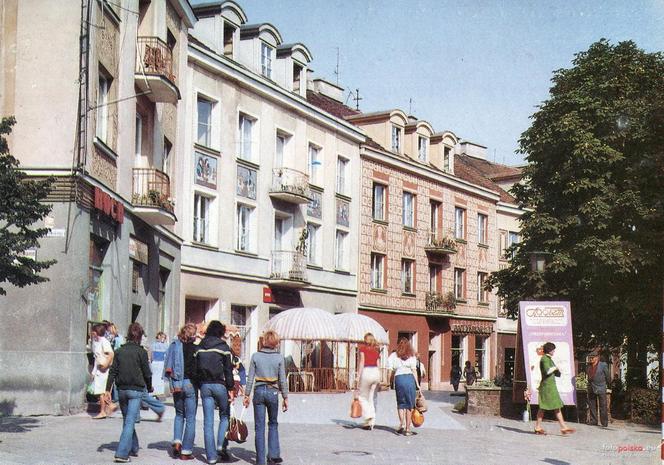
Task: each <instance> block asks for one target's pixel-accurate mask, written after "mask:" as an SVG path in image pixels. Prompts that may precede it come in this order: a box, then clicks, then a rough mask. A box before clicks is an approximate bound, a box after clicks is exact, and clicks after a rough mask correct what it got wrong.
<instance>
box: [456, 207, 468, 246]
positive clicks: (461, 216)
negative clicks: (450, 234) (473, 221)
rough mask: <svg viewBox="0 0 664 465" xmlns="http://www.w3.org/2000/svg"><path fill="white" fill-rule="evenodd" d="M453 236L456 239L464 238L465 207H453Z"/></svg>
mask: <svg viewBox="0 0 664 465" xmlns="http://www.w3.org/2000/svg"><path fill="white" fill-rule="evenodd" d="M454 237H455V238H457V239H465V238H466V209H465V208H460V207H455V208H454Z"/></svg>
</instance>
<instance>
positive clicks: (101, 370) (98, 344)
mask: <svg viewBox="0 0 664 465" xmlns="http://www.w3.org/2000/svg"><path fill="white" fill-rule="evenodd" d="M105 334H106V326H105V325H103V324H101V323H97V324H96V325H94V326H93V327H92V334H91V335H90V337H91V339H92V353H93V354H94V366H93V367H92V373H91V374H92V388H93V389H92V393H93V394H94V395H98V396H99V415H97V416H96V417H93V418H94V419H95V420H101V419H102V418H106V417H107V416H109V415H111V414H112V413H113V412H114V411H115V410H116V409H117V406H116V405H115V404H113V401H112V400H111V397H110V396H107V395H106V380H107V379H108V369H109V368H110V367H111V364H112V363H113V354H114V353H113V348H112V347H111V343H110V342H108V339H106V338H105V337H104V335H105Z"/></svg>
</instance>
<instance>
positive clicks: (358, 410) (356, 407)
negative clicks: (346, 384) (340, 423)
mask: <svg viewBox="0 0 664 465" xmlns="http://www.w3.org/2000/svg"><path fill="white" fill-rule="evenodd" d="M361 416H362V404H360V399H358V398H357V396H355V397H353V402H351V404H350V417H351V418H360V417H361Z"/></svg>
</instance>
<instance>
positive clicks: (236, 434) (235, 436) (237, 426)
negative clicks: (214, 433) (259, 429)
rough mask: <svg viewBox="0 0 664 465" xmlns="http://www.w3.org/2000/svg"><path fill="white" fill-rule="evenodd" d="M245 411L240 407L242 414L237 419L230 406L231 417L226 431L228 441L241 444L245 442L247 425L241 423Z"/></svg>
mask: <svg viewBox="0 0 664 465" xmlns="http://www.w3.org/2000/svg"><path fill="white" fill-rule="evenodd" d="M245 410H246V409H245V408H244V407H242V412H241V413H240V417H239V418H238V417H236V416H235V412H234V409H233V406H232V405H231V417H230V419H229V421H228V431H226V439H228V440H229V441H233V442H237V443H240V444H242V443H243V442H245V441H246V440H247V437H248V436H249V429H248V428H247V424H246V423H245V422H244V421H242V417H243V416H244V412H245Z"/></svg>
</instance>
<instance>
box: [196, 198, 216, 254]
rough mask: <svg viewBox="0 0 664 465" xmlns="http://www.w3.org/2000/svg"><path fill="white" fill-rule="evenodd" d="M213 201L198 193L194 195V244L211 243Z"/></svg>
mask: <svg viewBox="0 0 664 465" xmlns="http://www.w3.org/2000/svg"><path fill="white" fill-rule="evenodd" d="M211 203H212V199H211V198H210V197H207V196H205V195H202V194H199V193H198V192H196V193H195V194H194V236H193V240H194V242H201V243H204V244H209V243H210V204H211Z"/></svg>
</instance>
